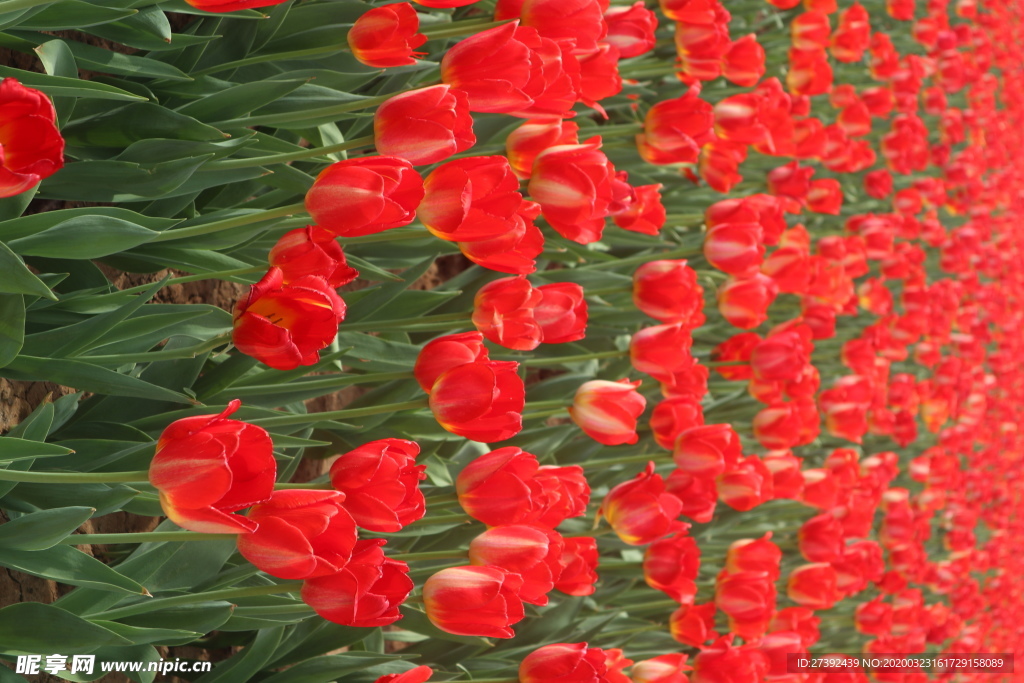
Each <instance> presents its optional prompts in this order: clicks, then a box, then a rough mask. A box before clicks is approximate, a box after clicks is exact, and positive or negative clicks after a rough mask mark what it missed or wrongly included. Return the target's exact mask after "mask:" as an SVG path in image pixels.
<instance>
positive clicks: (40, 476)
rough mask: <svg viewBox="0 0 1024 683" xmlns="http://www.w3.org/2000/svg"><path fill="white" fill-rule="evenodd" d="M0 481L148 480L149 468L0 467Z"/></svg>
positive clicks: (64, 482) (117, 482)
mask: <svg viewBox="0 0 1024 683" xmlns="http://www.w3.org/2000/svg"><path fill="white" fill-rule="evenodd" d="M0 481H17V482H24V483H27V484H120V483H127V484H131V483H142V482H148V481H149V470H142V471H140V472H22V471H20V470H4V469H0Z"/></svg>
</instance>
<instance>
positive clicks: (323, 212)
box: [306, 156, 423, 237]
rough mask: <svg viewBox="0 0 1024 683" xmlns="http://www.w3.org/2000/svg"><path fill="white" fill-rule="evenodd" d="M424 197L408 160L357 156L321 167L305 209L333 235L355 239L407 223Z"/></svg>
mask: <svg viewBox="0 0 1024 683" xmlns="http://www.w3.org/2000/svg"><path fill="white" fill-rule="evenodd" d="M422 199H423V178H421V177H420V174H419V173H417V172H416V171H415V169H413V167H412V164H410V163H409V162H408V161H406V160H405V159H400V158H398V157H388V156H375V157H359V158H355V159H345V160H344V161H338V162H335V163H333V164H331V165H330V166H328V167H327V168H325V169H324V170H323V171H321V172H320V174H319V175H318V176H317V178H316V180H315V181H314V182H313V187H311V188H310V189H309V191H308V192H307V193H306V210H307V211H308V212H309V215H310V216H312V217H313V220H314V221H316V223H317V224H318V225H319V226H320V227H321V228H323V229H324V230H327V231H328V232H330V233H331V234H333V235H336V236H339V237H359V236H360V235H372V234H375V233H378V232H383V231H385V230H390V229H391V228H397V227H400V226H403V225H408V224H409V223H411V222H412V221H413V219H414V218H415V217H416V207H417V206H419V204H420V201H422Z"/></svg>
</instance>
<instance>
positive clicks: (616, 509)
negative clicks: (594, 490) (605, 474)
mask: <svg viewBox="0 0 1024 683" xmlns="http://www.w3.org/2000/svg"><path fill="white" fill-rule="evenodd" d="M682 507H683V504H682V502H681V501H680V499H679V498H678V497H676V496H675V495H673V494H672V493H669V492H667V490H666V487H665V481H664V480H663V479H662V478H661V475H660V474H656V473H655V472H654V463H653V462H651V463H648V464H647V468H646V469H645V470H644V471H643V472H641V473H640V474H638V475H637V476H636V478H634V479H631V480H630V481H626V482H623V483H621V484H619V485H618V486H615V487H614V488H613V489H612V490H611V491H609V492H608V495H607V496H606V497H605V499H604V502H603V503H602V504H601V514H602V515H603V516H604V518H605V519H606V520H608V523H609V524H610V525H611V527H612V529H614V530H615V533H616V534H618V536H619V538H620V539H622V541H623V542H624V543H628V544H629V545H644V544H645V543H650V542H652V541H656V540H658V539H659V538H661V537H663V536H666V535H668V534H670V533H673V532H675V531H679V530H681V529H682V528H683V523H682V522H680V521H678V520H677V519H676V518H677V517H679V514H680V513H681V511H682Z"/></svg>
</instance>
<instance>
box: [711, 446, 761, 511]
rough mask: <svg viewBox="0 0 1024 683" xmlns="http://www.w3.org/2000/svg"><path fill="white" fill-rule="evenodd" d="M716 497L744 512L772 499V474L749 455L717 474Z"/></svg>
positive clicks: (756, 458)
mask: <svg viewBox="0 0 1024 683" xmlns="http://www.w3.org/2000/svg"><path fill="white" fill-rule="evenodd" d="M718 499H719V500H721V501H722V502H723V503H725V504H726V505H728V506H729V507H731V508H732V509H734V510H739V511H741V512H745V511H747V510H752V509H754V508H755V507H757V506H758V505H760V504H762V503H764V502H766V501H769V500H771V499H772V474H771V472H769V471H768V468H767V467H765V465H764V463H763V462H761V459H760V458H758V457H757V456H756V455H751V456H748V457H747V458H745V459H744V460H741V461H740V462H739V463H737V464H736V465H735V466H734V467H732V468H730V469H727V470H726V471H725V472H723V473H722V474H720V475H719V476H718Z"/></svg>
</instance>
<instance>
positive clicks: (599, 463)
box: [575, 453, 668, 469]
mask: <svg viewBox="0 0 1024 683" xmlns="http://www.w3.org/2000/svg"><path fill="white" fill-rule="evenodd" d="M667 456H668V454H667V453H664V454H661V453H641V454H639V455H624V456H622V457H619V458H601V459H600V460H588V461H585V462H580V463H575V464H577V465H579V466H580V467H582V468H583V469H588V468H589V469H596V468H598V467H611V466H612V465H632V464H633V463H638V462H643V463H646V462H648V461H649V460H653V461H654V462H655V463H657V462H659V461H665V462H667V460H665V459H666V457H667Z"/></svg>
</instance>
